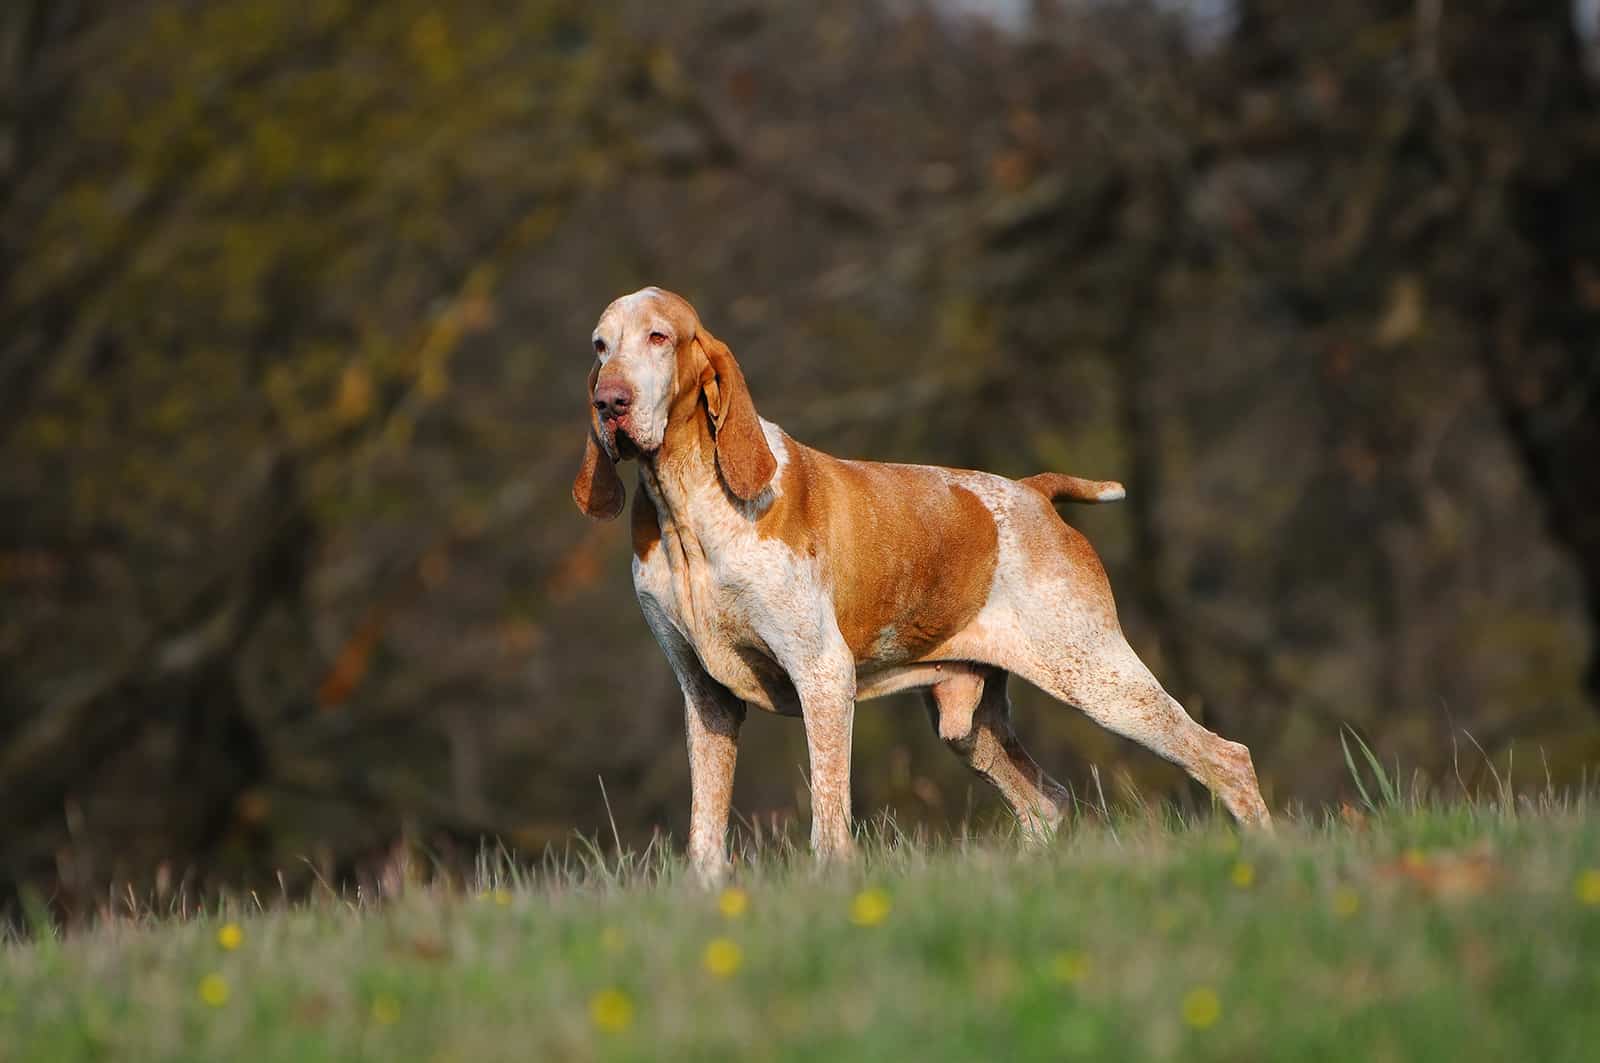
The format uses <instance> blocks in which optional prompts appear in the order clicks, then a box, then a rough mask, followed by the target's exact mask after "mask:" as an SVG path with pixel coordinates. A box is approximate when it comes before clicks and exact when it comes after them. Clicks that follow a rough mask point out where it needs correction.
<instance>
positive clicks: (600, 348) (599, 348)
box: [594, 340, 606, 354]
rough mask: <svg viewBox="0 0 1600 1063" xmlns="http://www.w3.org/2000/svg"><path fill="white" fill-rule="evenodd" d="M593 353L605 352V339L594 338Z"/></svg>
mask: <svg viewBox="0 0 1600 1063" xmlns="http://www.w3.org/2000/svg"><path fill="white" fill-rule="evenodd" d="M594 353H595V354H605V353H606V341H605V340H595V341H594Z"/></svg>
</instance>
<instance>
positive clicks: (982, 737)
mask: <svg viewBox="0 0 1600 1063" xmlns="http://www.w3.org/2000/svg"><path fill="white" fill-rule="evenodd" d="M1008 678H1009V677H1008V676H1007V675H1006V673H1005V672H1003V671H1001V670H999V669H985V670H983V671H981V672H962V673H957V674H954V675H952V676H951V677H950V678H949V679H945V680H941V681H940V682H938V683H935V684H934V685H933V686H931V687H929V688H928V689H927V690H926V691H925V692H924V694H923V697H924V698H925V700H926V703H927V707H928V718H929V719H930V720H931V721H932V723H933V726H934V729H935V730H936V731H938V732H939V737H940V738H942V739H944V742H945V744H946V745H947V746H949V747H950V749H951V750H952V751H954V752H955V753H956V754H957V755H958V756H960V757H961V758H962V759H963V760H965V761H966V762H967V766H968V767H970V768H971V769H972V770H973V771H974V772H976V773H977V774H978V775H980V776H982V777H983V778H985V779H987V780H988V781H989V782H990V783H992V784H993V785H994V787H995V789H997V790H999V791H1000V795H1001V796H1002V797H1004V798H1005V800H1006V803H1007V804H1009V805H1010V806H1011V811H1012V813H1013V814H1014V815H1015V816H1016V817H1017V822H1018V823H1020V824H1021V825H1022V829H1023V831H1024V833H1025V834H1026V835H1027V836H1028V837H1029V838H1032V839H1035V840H1038V839H1044V838H1048V837H1049V836H1050V835H1051V834H1052V833H1053V832H1054V831H1055V829H1056V827H1057V826H1059V825H1060V823H1061V817H1062V814H1063V812H1064V811H1065V809H1066V807H1067V803H1068V801H1070V800H1071V795H1070V794H1069V793H1068V792H1067V790H1066V788H1065V787H1063V786H1062V785H1061V784H1060V783H1058V782H1056V781H1055V780H1054V779H1052V778H1050V776H1048V775H1046V774H1045V773H1044V771H1043V770H1042V769H1041V768H1040V767H1039V765H1038V764H1036V763H1034V760H1033V758H1032V757H1031V756H1029V755H1028V751H1027V750H1026V749H1024V748H1023V747H1022V743H1021V741H1019V740H1018V739H1017V735H1016V732H1015V731H1014V730H1012V727H1011V699H1010V698H1009V697H1007V696H1006V680H1007V679H1008Z"/></svg>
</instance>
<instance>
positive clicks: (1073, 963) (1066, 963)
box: [1050, 952, 1089, 985]
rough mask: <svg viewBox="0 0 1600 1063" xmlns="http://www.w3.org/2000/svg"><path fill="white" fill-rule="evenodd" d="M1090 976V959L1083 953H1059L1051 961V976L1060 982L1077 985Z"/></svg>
mask: <svg viewBox="0 0 1600 1063" xmlns="http://www.w3.org/2000/svg"><path fill="white" fill-rule="evenodd" d="M1088 974H1089V957H1087V956H1085V955H1084V954H1083V953H1081V952H1058V953H1056V954H1055V956H1053V957H1051V959H1050V975H1051V977H1053V978H1054V979H1055V980H1056V981H1058V982H1064V983H1065V984H1067V985H1077V984H1078V983H1079V982H1081V981H1083V980H1084V978H1086V977H1087V976H1088Z"/></svg>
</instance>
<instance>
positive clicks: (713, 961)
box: [703, 938, 744, 978]
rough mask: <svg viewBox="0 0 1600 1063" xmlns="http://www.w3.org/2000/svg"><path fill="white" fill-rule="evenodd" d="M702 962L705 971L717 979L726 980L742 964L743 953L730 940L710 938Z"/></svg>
mask: <svg viewBox="0 0 1600 1063" xmlns="http://www.w3.org/2000/svg"><path fill="white" fill-rule="evenodd" d="M703 961H704V963H705V965H706V970H708V971H710V972H711V973H712V974H714V975H716V976H717V977H718V978H728V977H730V976H732V974H733V973H734V972H735V971H737V970H738V969H739V965H740V964H741V963H743V962H744V953H743V952H742V951H741V950H740V948H739V944H738V942H736V941H733V940H732V939H730V938H712V939H711V941H710V943H709V944H707V945H706V951H705V955H704V957H703Z"/></svg>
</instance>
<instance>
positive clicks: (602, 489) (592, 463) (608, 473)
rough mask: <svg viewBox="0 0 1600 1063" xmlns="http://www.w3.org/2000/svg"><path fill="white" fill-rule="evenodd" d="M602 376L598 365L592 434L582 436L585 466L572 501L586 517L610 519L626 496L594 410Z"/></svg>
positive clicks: (591, 410) (593, 373)
mask: <svg viewBox="0 0 1600 1063" xmlns="http://www.w3.org/2000/svg"><path fill="white" fill-rule="evenodd" d="M599 375H600V366H599V365H596V366H595V367H594V368H593V369H591V370H589V431H587V432H585V433H584V437H583V464H582V465H580V466H578V475H577V477H576V478H575V479H574V480H573V481H572V500H573V501H574V502H576V503H578V508H579V509H581V510H583V512H584V513H585V514H586V515H588V516H591V517H595V518H597V519H599V520H611V519H612V518H614V517H616V515H617V514H618V513H621V512H622V503H623V500H624V498H625V495H624V494H623V491H622V481H621V480H619V479H617V467H616V465H614V464H612V461H611V455H609V454H607V453H606V452H605V451H604V450H603V449H602V448H601V446H600V431H601V428H600V415H599V414H598V413H597V412H596V411H595V408H594V383H595V379H596V378H597V377H599Z"/></svg>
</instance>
